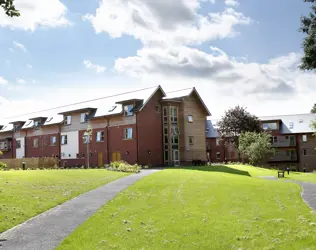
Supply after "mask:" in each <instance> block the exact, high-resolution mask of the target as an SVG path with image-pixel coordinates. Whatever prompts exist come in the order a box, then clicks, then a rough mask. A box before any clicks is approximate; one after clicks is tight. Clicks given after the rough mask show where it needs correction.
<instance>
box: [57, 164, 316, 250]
mask: <svg viewBox="0 0 316 250" xmlns="http://www.w3.org/2000/svg"><path fill="white" fill-rule="evenodd" d="M260 171H261V169H252V168H251V167H245V168H241V169H240V168H239V167H237V166H234V167H230V166H212V167H199V168H196V167H192V168H183V169H167V170H163V171H161V172H159V173H156V174H153V175H150V176H147V177H145V178H143V179H142V180H141V181H139V182H137V183H135V184H134V185H132V186H130V187H129V188H128V189H126V190H125V191H123V192H122V193H120V194H119V195H118V196H116V198H114V199H113V200H111V201H110V202H108V203H107V204H105V205H104V206H103V207H102V208H101V209H100V210H99V211H98V212H97V213H95V214H94V215H93V216H92V217H91V218H90V219H89V220H87V221H86V222H85V223H83V224H82V225H81V226H80V227H78V228H77V229H76V230H75V231H74V232H73V233H72V234H71V235H70V236H69V237H67V238H66V239H65V240H64V241H63V242H62V244H61V245H60V246H59V248H58V249H59V250H66V249H91V250H93V249H266V250H267V249H315V242H316V215H315V214H314V213H313V212H312V211H311V210H310V208H309V207H308V206H307V205H306V204H305V203H304V202H303V201H302V199H301V197H300V192H301V188H300V186H299V185H297V184H294V183H289V182H281V181H269V180H263V179H259V178H253V177H252V176H254V177H255V176H256V175H261V173H263V172H265V171H263V172H260ZM263 175H266V173H265V174H263Z"/></svg>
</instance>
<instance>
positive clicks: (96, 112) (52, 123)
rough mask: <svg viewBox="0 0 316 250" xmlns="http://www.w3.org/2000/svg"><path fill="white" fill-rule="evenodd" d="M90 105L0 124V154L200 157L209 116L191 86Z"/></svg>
mask: <svg viewBox="0 0 316 250" xmlns="http://www.w3.org/2000/svg"><path fill="white" fill-rule="evenodd" d="M90 104H91V106H92V107H85V106H83V105H85V104H82V105H74V106H71V107H69V108H68V109H67V110H61V111H60V112H58V114H57V115H54V116H50V115H47V114H46V115H45V114H40V116H38V117H35V118H27V119H19V120H16V121H11V122H10V123H9V125H2V130H0V146H1V145H2V148H3V150H1V149H0V150H1V151H4V155H3V157H4V158H24V157H25V158H32V157H56V158H58V159H60V165H61V166H81V165H87V163H88V161H89V164H90V166H103V165H104V164H108V163H110V162H111V161H120V160H123V161H126V162H129V163H131V164H134V163H138V164H141V165H152V166H162V165H180V164H190V163H191V162H192V161H193V160H201V161H206V141H205V130H206V118H207V116H209V115H211V114H210V112H209V110H208V109H207V107H206V106H205V104H204V102H203V100H202V99H201V97H200V95H199V94H198V92H197V90H196V89H195V88H192V89H186V90H181V91H174V92H172V93H165V92H164V90H163V89H162V88H161V87H160V86H158V87H155V88H147V89H144V90H141V91H134V92H130V93H122V94H118V95H116V96H113V97H109V98H105V99H104V100H99V101H98V102H95V103H90ZM88 129H89V130H90V133H89V136H88V137H89V138H87V130H88ZM2 142H3V143H2Z"/></svg>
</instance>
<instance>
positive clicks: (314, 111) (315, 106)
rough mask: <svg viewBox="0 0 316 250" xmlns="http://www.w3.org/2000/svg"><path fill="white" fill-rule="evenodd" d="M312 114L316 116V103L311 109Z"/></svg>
mask: <svg viewBox="0 0 316 250" xmlns="http://www.w3.org/2000/svg"><path fill="white" fill-rule="evenodd" d="M311 113H312V114H316V103H315V104H314V106H313V108H312V109H311Z"/></svg>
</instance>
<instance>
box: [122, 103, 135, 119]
mask: <svg viewBox="0 0 316 250" xmlns="http://www.w3.org/2000/svg"><path fill="white" fill-rule="evenodd" d="M133 108H134V105H133V104H128V105H124V116H133V115H134V112H131V110H132V109H133Z"/></svg>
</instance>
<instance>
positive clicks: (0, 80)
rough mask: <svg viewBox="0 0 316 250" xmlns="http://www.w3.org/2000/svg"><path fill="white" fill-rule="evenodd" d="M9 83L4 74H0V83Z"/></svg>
mask: <svg viewBox="0 0 316 250" xmlns="http://www.w3.org/2000/svg"><path fill="white" fill-rule="evenodd" d="M6 84H8V81H7V80H6V79H4V78H3V77H2V76H0V85H6Z"/></svg>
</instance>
